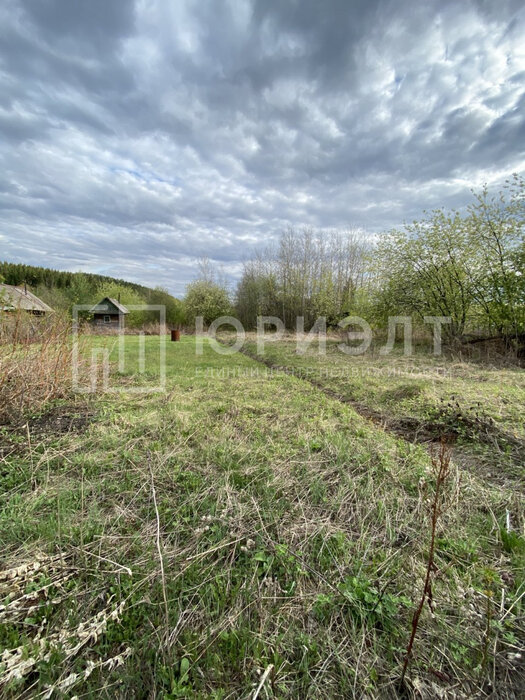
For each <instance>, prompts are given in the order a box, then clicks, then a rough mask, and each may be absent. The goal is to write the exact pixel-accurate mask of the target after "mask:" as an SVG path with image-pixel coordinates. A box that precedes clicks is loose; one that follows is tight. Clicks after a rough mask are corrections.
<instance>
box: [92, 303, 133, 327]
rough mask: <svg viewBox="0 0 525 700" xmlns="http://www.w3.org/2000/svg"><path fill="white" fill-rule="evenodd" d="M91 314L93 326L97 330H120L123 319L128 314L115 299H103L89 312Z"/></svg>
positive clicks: (122, 325)
mask: <svg viewBox="0 0 525 700" xmlns="http://www.w3.org/2000/svg"><path fill="white" fill-rule="evenodd" d="M90 313H92V314H93V325H94V326H95V327H96V328H98V329H106V330H121V329H123V328H124V317H125V316H126V314H129V311H128V310H127V309H126V307H125V306H124V305H123V304H121V303H120V301H118V300H117V299H112V298H111V297H104V299H102V300H101V301H99V302H98V304H96V305H95V306H94V307H93V308H92V309H91V311H90Z"/></svg>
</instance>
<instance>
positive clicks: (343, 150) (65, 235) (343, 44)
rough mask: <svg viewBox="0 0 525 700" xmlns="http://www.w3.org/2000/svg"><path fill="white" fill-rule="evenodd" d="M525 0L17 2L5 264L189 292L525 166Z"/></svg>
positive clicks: (4, 26) (0, 89) (3, 42)
mask: <svg viewBox="0 0 525 700" xmlns="http://www.w3.org/2000/svg"><path fill="white" fill-rule="evenodd" d="M521 5H522V3H520V2H511V1H508V2H505V1H502V2H498V3H491V2H488V0H487V2H473V1H471V2H468V1H465V2H461V3H458V2H449V3H446V2H445V3H444V2H442V1H439V2H438V1H435V2H425V3H414V2H408V1H407V2H403V1H401V2H394V1H393V0H391V1H388V2H387V1H378V2H372V1H371V0H368V1H366V0H354V1H352V2H349V1H348V0H328V1H327V2H325V3H320V2H318V0H301V1H300V2H299V0H253V1H245V0H230V1H228V0H222V1H220V2H215V1H212V0H208V1H202V0H201V1H199V2H194V1H191V2H190V1H187V2H184V1H180V0H178V1H177V2H176V3H175V2H170V1H169V0H136V1H135V3H133V2H131V0H111V2H108V0H90V1H89V2H72V1H71V0H40V2H34V1H33V0H4V2H3V3H2V5H1V7H0V134H1V135H2V139H1V141H0V166H1V167H0V208H1V220H2V224H1V227H0V258H1V259H7V260H12V261H18V262H27V263H32V264H43V265H46V266H49V267H56V268H60V269H69V270H85V271H92V272H102V273H105V274H110V275H114V276H118V277H124V278H128V279H130V280H134V281H137V282H141V283H144V284H147V285H157V284H162V285H164V286H167V287H168V288H169V289H170V291H172V292H173V293H175V294H179V295H180V294H182V293H183V292H184V287H185V284H186V283H187V282H188V281H190V280H191V279H192V278H193V277H194V275H195V270H196V259H197V258H198V257H200V256H208V257H210V258H212V259H213V260H215V261H217V263H218V264H221V265H222V266H223V267H224V269H225V271H226V272H227V273H228V274H229V275H230V277H231V278H232V280H233V279H234V278H235V276H236V275H238V273H239V270H240V269H241V264H242V260H243V259H245V258H246V257H248V256H249V255H250V254H251V253H252V252H253V251H254V250H255V249H257V248H261V247H264V246H265V245H267V244H268V243H269V242H270V241H272V240H274V239H275V238H276V237H277V236H278V235H279V233H280V231H281V230H282V229H283V228H285V227H286V226H287V225H289V224H292V225H296V226H302V225H311V226H314V227H319V228H332V227H338V228H348V227H361V228H363V229H364V230H365V231H367V232H369V233H370V234H372V233H374V232H376V231H379V230H382V229H385V228H390V227H392V226H395V225H399V224H400V223H401V222H402V221H403V220H405V219H412V218H414V217H416V216H418V215H419V214H420V213H421V211H422V210H423V209H425V208H427V209H428V208H431V207H434V206H439V205H445V206H463V205H464V204H465V203H467V202H468V201H469V199H470V194H469V188H470V187H472V186H477V185H479V184H480V183H481V182H484V181H486V182H488V183H489V184H490V183H493V184H498V183H500V182H501V181H502V180H504V178H505V177H506V176H507V175H509V174H510V173H512V172H516V171H523V169H524V164H525V155H524V144H525V97H524V91H523V84H524V81H525V48H524V47H525V31H524V30H525V13H524V12H523V10H521Z"/></svg>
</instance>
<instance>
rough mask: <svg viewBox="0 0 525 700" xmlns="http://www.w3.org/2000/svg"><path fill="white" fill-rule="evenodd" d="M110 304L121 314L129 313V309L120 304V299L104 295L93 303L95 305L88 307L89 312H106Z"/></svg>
mask: <svg viewBox="0 0 525 700" xmlns="http://www.w3.org/2000/svg"><path fill="white" fill-rule="evenodd" d="M111 306H113V307H114V308H115V309H116V310H117V311H118V312H119V313H121V314H129V311H128V309H126V307H125V306H124V304H121V303H120V301H117V300H116V299H112V298H111V297H104V298H103V299H102V300H101V301H99V302H98V304H95V306H94V307H93V308H92V309H90V312H91V313H92V314H103V313H107V312H108V311H111Z"/></svg>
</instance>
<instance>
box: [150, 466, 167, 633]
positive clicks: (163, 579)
mask: <svg viewBox="0 0 525 700" xmlns="http://www.w3.org/2000/svg"><path fill="white" fill-rule="evenodd" d="M148 469H149V473H150V477H151V495H152V498H153V506H154V508H155V517H156V519H157V537H156V544H157V552H158V554H159V563H160V576H161V582H162V597H163V599H164V614H165V616H166V634H168V633H169V627H170V615H169V609H168V596H167V594H166V575H165V573H164V558H163V556H162V545H161V541H160V516H159V509H158V506H157V494H156V491H155V481H154V479H153V470H152V468H151V461H150V459H148Z"/></svg>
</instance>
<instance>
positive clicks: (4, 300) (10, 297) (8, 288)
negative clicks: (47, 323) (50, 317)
mask: <svg viewBox="0 0 525 700" xmlns="http://www.w3.org/2000/svg"><path fill="white" fill-rule="evenodd" d="M17 309H22V310H23V311H27V313H29V314H32V315H33V316H45V314H48V313H50V312H52V311H53V309H52V308H51V307H50V306H48V305H47V304H46V303H45V302H43V301H42V299H39V298H38V297H37V296H36V294H33V292H30V291H29V290H28V289H27V286H26V285H24V286H23V287H14V286H13V285H10V284H0V311H16V310H17Z"/></svg>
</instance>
